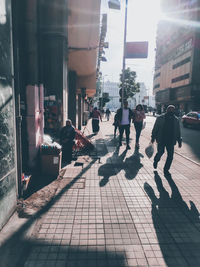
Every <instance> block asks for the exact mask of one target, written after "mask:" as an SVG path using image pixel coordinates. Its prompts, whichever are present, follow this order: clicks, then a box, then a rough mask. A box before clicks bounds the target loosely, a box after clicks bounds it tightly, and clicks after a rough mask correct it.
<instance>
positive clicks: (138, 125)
mask: <svg viewBox="0 0 200 267" xmlns="http://www.w3.org/2000/svg"><path fill="white" fill-rule="evenodd" d="M145 118H146V116H145V112H144V109H143V106H142V105H141V104H139V105H137V106H136V108H135V110H133V111H132V110H131V109H130V108H129V107H128V101H127V100H126V101H124V103H123V108H119V109H118V110H117V113H116V115H115V118H114V126H115V129H114V136H116V131H117V127H118V128H119V146H121V145H122V138H123V134H124V131H125V135H126V148H127V149H130V145H129V136H130V126H131V122H133V124H134V127H135V132H136V140H135V148H136V149H139V139H140V135H141V131H142V127H143V123H144V119H145Z"/></svg>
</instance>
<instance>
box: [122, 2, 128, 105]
mask: <svg viewBox="0 0 200 267" xmlns="http://www.w3.org/2000/svg"><path fill="white" fill-rule="evenodd" d="M127 10H128V0H126V3H125V22H124V51H123V66H122V102H121V106H122V108H123V102H124V87H125V86H124V85H125V65H126V61H125V60H126V59H125V52H126V32H127Z"/></svg>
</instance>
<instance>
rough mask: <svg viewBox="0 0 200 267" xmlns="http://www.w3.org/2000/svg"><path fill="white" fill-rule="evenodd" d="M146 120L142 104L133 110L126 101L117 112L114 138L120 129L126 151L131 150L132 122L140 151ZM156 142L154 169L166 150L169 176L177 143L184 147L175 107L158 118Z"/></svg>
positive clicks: (153, 140)
mask: <svg viewBox="0 0 200 267" xmlns="http://www.w3.org/2000/svg"><path fill="white" fill-rule="evenodd" d="M96 110H97V109H96ZM94 114H95V113H94ZM145 118H146V116H145V112H144V108H143V106H142V105H141V104H139V105H137V106H136V108H135V109H134V110H132V109H130V108H129V107H128V101H127V100H126V101H124V103H123V108H122V107H121V108H119V109H118V110H117V112H116V114H115V116H114V122H113V125H114V137H116V133H117V129H119V146H122V138H123V134H124V132H125V136H126V149H131V148H130V145H129V141H130V137H129V136H130V127H131V122H133V124H134V128H135V132H136V138H135V149H139V147H140V145H139V140H140V135H141V131H142V129H143V127H144V124H145V121H144V120H145ZM94 120H96V118H95V117H92V125H93V124H94V123H95V122H94ZM99 120H102V118H101V114H100V112H99V113H98V122H99ZM98 130H99V128H98ZM93 131H94V128H93ZM155 141H156V142H157V153H156V155H155V157H154V161H153V167H154V169H157V165H158V162H159V161H160V159H161V157H162V155H163V154H164V152H165V149H166V150H167V159H166V163H165V165H164V174H166V175H167V174H169V169H170V166H171V163H172V160H173V155H174V146H175V145H176V143H177V142H178V145H179V147H181V146H182V138H181V131H180V123H179V119H178V118H177V117H176V116H175V107H174V106H173V105H169V106H168V107H167V110H166V113H164V114H162V115H160V116H159V117H157V119H156V121H155V124H154V126H153V129H152V133H151V143H152V144H153V143H154V142H155Z"/></svg>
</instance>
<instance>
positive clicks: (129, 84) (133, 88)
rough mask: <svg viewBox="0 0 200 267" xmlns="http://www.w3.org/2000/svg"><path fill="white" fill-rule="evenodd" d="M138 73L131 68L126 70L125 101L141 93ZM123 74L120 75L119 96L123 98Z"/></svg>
mask: <svg viewBox="0 0 200 267" xmlns="http://www.w3.org/2000/svg"><path fill="white" fill-rule="evenodd" d="M136 77H137V75H136V72H135V71H131V69H130V68H127V69H125V70H124V99H128V98H133V96H134V95H135V94H136V93H138V92H139V91H140V84H139V83H136V81H135V80H136ZM122 78H123V77H122V73H121V74H120V81H121V83H120V84H119V88H120V90H119V95H120V96H122Z"/></svg>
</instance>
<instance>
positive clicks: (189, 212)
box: [0, 118, 200, 267]
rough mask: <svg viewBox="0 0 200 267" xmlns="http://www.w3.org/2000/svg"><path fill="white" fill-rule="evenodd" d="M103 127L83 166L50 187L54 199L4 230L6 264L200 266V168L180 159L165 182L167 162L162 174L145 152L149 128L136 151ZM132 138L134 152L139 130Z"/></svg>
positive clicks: (88, 131)
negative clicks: (128, 148)
mask: <svg viewBox="0 0 200 267" xmlns="http://www.w3.org/2000/svg"><path fill="white" fill-rule="evenodd" d="M111 119H112V118H111ZM146 127H150V126H149V125H148V122H147V126H146ZM100 128H101V131H100V132H99V134H98V135H96V136H94V137H93V142H94V144H95V146H96V150H95V151H93V152H92V153H91V155H90V156H82V157H80V158H79V159H78V160H77V161H78V162H79V163H83V166H81V164H77V165H79V166H77V167H75V166H74V163H72V164H71V165H69V166H67V167H66V168H64V169H63V170H62V172H61V176H62V177H60V178H59V179H57V180H56V181H54V182H52V184H50V185H49V186H47V187H46V188H43V189H42V190H43V191H42V192H43V193H44V194H45V193H46V194H48V192H52V191H53V192H54V195H53V196H52V197H50V198H49V201H48V202H46V203H44V202H43V203H42V205H41V206H42V207H41V209H37V210H36V211H35V212H32V213H31V212H30V216H27V218H26V219H19V218H17V216H16V214H15V215H14V217H13V218H11V220H10V223H8V224H7V225H6V227H5V228H4V229H3V231H2V232H1V238H0V244H1V247H0V259H1V263H0V266H1V267H11V266H12V267H15V266H17V267H18V266H28V267H32V266H34V267H35V266H37V267H39V266H47V267H50V266H65V267H75V266H76V267H79V266H80V267H90V266H91V267H100V266H101V267H107V266H109V267H110V266H112V267H125V266H129V267H132V266H170V267H171V266H173V267H177V266H181V267H183V266H193V267H194V266H195V267H196V266H200V219H199V210H200V201H199V200H200V195H199V192H200V175H199V173H200V167H199V166H198V165H197V164H194V163H192V162H190V161H188V160H187V159H186V158H183V157H181V156H180V155H178V154H175V155H174V161H173V164H172V168H171V170H170V171H171V177H168V178H165V177H164V175H163V171H162V169H163V165H164V160H165V157H163V159H162V160H161V162H160V163H159V166H158V172H155V173H154V172H153V167H152V160H153V159H148V158H147V157H146V155H145V153H144V150H145V147H146V146H147V145H148V143H149V136H148V131H147V130H146V129H144V130H143V132H142V136H141V141H140V144H141V148H140V151H139V153H134V149H131V150H128V151H126V150H125V148H126V146H125V144H123V146H122V147H120V150H117V149H116V146H117V144H118V138H117V139H116V140H115V139H113V130H114V129H113V126H112V121H109V122H107V121H103V122H102V123H101V124H100ZM85 134H91V121H89V123H88V126H87V129H86V130H85ZM131 139H132V140H131V148H134V140H135V131H134V129H133V126H132V128H131ZM99 158H100V160H99ZM51 187H52V188H53V189H51ZM45 190H46V191H45ZM49 194H50V193H49ZM40 196H42V194H41V195H40ZM38 203H40V202H39V200H38ZM16 227H17V229H15V228H16Z"/></svg>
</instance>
